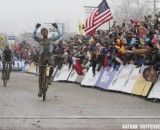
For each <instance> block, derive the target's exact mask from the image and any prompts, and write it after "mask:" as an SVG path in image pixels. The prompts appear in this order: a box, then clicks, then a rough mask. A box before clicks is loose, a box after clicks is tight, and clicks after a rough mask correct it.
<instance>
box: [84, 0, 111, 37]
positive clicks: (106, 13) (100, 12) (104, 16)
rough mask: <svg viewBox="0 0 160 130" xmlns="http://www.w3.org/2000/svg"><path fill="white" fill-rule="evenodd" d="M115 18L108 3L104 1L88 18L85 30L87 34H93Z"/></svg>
mask: <svg viewBox="0 0 160 130" xmlns="http://www.w3.org/2000/svg"><path fill="white" fill-rule="evenodd" d="M112 18H113V16H112V14H111V12H110V8H109V6H108V4H107V2H106V0H103V1H102V2H101V3H100V4H99V6H98V7H97V8H96V9H95V10H94V11H93V12H92V14H91V15H90V17H89V18H87V20H86V23H85V24H84V25H83V30H84V31H85V32H86V34H91V33H93V32H95V30H96V29H97V28H98V27H99V26H101V25H102V24H104V23H106V22H108V21H110V20H111V19H112Z"/></svg>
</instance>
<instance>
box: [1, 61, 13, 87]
mask: <svg viewBox="0 0 160 130" xmlns="http://www.w3.org/2000/svg"><path fill="white" fill-rule="evenodd" d="M12 65H13V62H6V64H5V68H4V74H3V78H2V79H3V85H4V86H6V85H7V81H8V80H9V78H10V73H11V70H12V67H13V66H12Z"/></svg>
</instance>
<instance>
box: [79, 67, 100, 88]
mask: <svg viewBox="0 0 160 130" xmlns="http://www.w3.org/2000/svg"><path fill="white" fill-rule="evenodd" d="M100 72H101V71H99V72H97V71H96V75H95V76H94V77H93V72H92V67H90V68H89V70H88V72H87V73H86V75H85V77H84V79H83V80H82V83H81V85H84V86H95V85H96V82H97V80H98V77H99V74H100Z"/></svg>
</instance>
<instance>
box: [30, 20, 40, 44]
mask: <svg viewBox="0 0 160 130" xmlns="http://www.w3.org/2000/svg"><path fill="white" fill-rule="evenodd" d="M40 26H41V24H39V23H37V25H36V27H35V29H34V31H33V33H32V37H33V38H34V40H35V41H37V42H38V43H39V42H40V40H41V38H40V37H38V36H37V30H38V28H39V27H40Z"/></svg>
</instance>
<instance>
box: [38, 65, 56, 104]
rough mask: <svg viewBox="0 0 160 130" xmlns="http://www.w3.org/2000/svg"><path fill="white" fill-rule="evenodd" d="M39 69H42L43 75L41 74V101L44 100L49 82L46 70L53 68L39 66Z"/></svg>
mask: <svg viewBox="0 0 160 130" xmlns="http://www.w3.org/2000/svg"><path fill="white" fill-rule="evenodd" d="M39 67H43V69H44V73H43V78H42V81H41V82H42V97H43V101H45V100H46V92H47V89H48V85H49V84H48V80H49V76H48V74H47V68H50V67H53V66H51V65H39Z"/></svg>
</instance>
